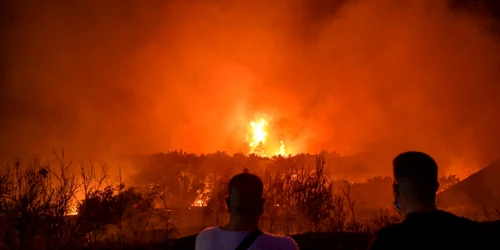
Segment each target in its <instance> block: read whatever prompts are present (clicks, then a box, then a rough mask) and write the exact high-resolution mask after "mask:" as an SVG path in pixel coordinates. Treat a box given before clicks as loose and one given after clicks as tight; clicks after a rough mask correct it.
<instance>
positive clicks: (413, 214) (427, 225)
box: [369, 152, 493, 250]
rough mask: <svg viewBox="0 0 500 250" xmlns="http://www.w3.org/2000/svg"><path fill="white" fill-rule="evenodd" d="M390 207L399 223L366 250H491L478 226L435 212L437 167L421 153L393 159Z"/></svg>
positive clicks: (456, 217) (376, 239)
mask: <svg viewBox="0 0 500 250" xmlns="http://www.w3.org/2000/svg"><path fill="white" fill-rule="evenodd" d="M392 164H393V174H394V184H393V193H394V205H395V206H396V208H397V209H398V210H399V211H400V212H401V214H402V215H403V216H404V220H403V221H402V222H401V223H398V224H393V225H390V226H387V227H385V228H382V229H381V230H379V231H378V232H377V233H376V234H375V237H374V239H373V241H372V242H371V245H370V247H369V249H371V250H378V249H493V248H490V247H491V246H490V245H489V244H488V243H486V241H485V240H486V239H487V238H486V237H485V236H484V234H483V233H482V232H481V229H482V228H481V226H480V224H479V223H478V222H474V221H471V220H469V219H466V218H463V217H458V216H456V215H454V214H451V213H448V212H445V211H442V210H438V209H437V208H436V203H435V200H436V192H437V190H438V187H439V183H438V166H437V164H436V162H435V161H434V159H432V157H430V156H429V155H427V154H425V153H421V152H405V153H402V154H400V155H398V156H397V157H396V158H394V160H393V162H392Z"/></svg>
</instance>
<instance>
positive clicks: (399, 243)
mask: <svg viewBox="0 0 500 250" xmlns="http://www.w3.org/2000/svg"><path fill="white" fill-rule="evenodd" d="M489 238H490V237H489V236H488V235H486V234H484V232H483V228H482V227H481V225H480V224H479V223H478V222H475V221H471V220H469V219H466V218H463V217H459V216H456V215H454V214H452V213H448V212H445V211H440V210H438V211H433V212H423V213H414V214H409V215H408V216H407V217H406V219H405V220H403V222H401V223H398V224H393V225H390V226H387V227H384V228H382V229H381V230H379V231H378V232H377V233H376V234H375V237H374V239H373V241H372V243H371V245H370V247H369V249H370V250H378V249H440V250H441V249H478V250H479V249H496V248H493V246H492V245H491V244H490V243H491V239H489Z"/></svg>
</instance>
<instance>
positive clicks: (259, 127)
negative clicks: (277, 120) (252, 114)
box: [247, 118, 287, 157]
mask: <svg viewBox="0 0 500 250" xmlns="http://www.w3.org/2000/svg"><path fill="white" fill-rule="evenodd" d="M268 137H269V122H268V121H267V120H266V119H264V118H260V119H256V120H253V121H251V122H250V126H249V133H248V135H247V142H248V146H249V147H250V152H249V153H250V154H256V155H259V156H263V157H264V156H266V152H272V155H286V153H287V152H286V150H285V143H284V142H283V141H279V146H277V143H276V141H275V142H274V146H273V145H272V144H273V143H272V142H271V143H270V145H268V143H267V142H268V141H269V139H270V138H268ZM273 139H274V138H273Z"/></svg>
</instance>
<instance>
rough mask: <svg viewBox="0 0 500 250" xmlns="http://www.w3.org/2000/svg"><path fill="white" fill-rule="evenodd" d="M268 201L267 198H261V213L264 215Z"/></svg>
mask: <svg viewBox="0 0 500 250" xmlns="http://www.w3.org/2000/svg"><path fill="white" fill-rule="evenodd" d="M265 203H266V199H265V198H260V214H261V215H262V214H263V213H264V204H265Z"/></svg>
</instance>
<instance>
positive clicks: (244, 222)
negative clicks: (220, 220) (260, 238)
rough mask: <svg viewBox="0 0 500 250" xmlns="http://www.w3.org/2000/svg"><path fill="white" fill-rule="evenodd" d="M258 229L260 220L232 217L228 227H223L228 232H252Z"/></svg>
mask: <svg viewBox="0 0 500 250" xmlns="http://www.w3.org/2000/svg"><path fill="white" fill-rule="evenodd" d="M257 227H259V221H258V220H255V219H248V218H244V217H241V216H234V215H232V216H231V217H230V218H229V222H228V223H227V225H225V226H223V227H222V229H224V230H226V231H252V230H254V229H256V228H257Z"/></svg>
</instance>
